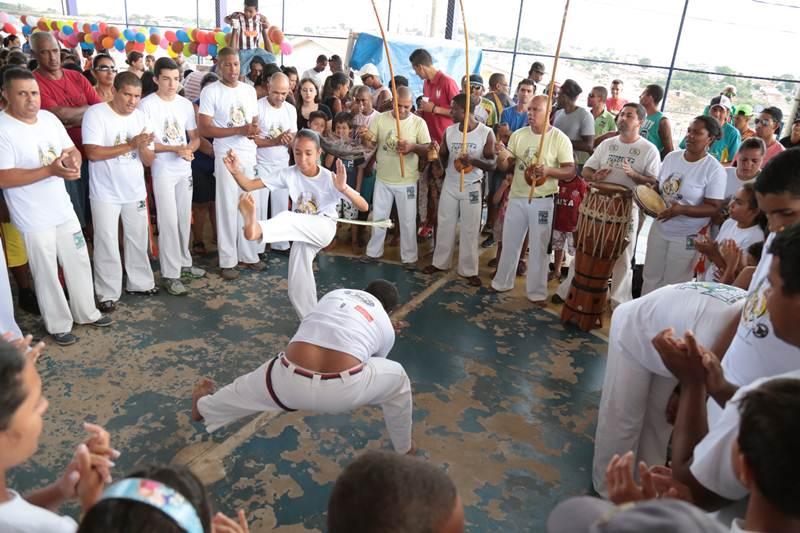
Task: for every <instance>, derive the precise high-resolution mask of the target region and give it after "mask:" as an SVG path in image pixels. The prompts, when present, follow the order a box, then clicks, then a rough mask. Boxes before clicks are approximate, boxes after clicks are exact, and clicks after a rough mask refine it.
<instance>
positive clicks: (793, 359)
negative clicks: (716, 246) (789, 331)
mask: <svg viewBox="0 0 800 533" xmlns="http://www.w3.org/2000/svg"><path fill="white" fill-rule="evenodd" d="M774 238H775V234H774V233H771V234H770V235H769V237H767V242H766V243H764V252H763V253H762V255H761V261H759V263H758V267H756V271H755V273H754V274H753V279H752V281H751V282H750V288H749V290H748V291H747V300H746V303H745V306H744V309H743V310H742V318H741V320H740V322H739V327H738V328H737V330H736V335H735V336H734V338H733V341H732V342H731V345H730V347H728V351H727V352H725V357H723V358H722V369H723V370H724V371H725V379H727V380H728V381H730V382H731V383H733V384H734V385H740V386H741V385H747V384H748V383H752V382H753V381H755V380H757V379H759V378H763V377H769V376H775V375H777V374H783V373H784V372H789V371H792V370H796V369H798V368H800V348H798V347H797V346H792V345H791V344H789V343H787V342H785V341H782V340H781V339H779V338H778V337H776V336H775V331H774V330H773V328H772V321H771V320H770V318H769V313H768V312H767V295H766V291H767V289H769V287H770V284H769V280H768V279H767V274H769V267H770V265H771V264H772V254H771V253H769V245H770V244H771V243H772V240H773V239H774ZM714 405H716V404H714Z"/></svg>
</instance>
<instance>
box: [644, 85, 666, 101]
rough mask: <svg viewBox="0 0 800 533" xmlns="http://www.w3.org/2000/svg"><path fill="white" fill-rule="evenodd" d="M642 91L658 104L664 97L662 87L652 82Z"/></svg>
mask: <svg viewBox="0 0 800 533" xmlns="http://www.w3.org/2000/svg"><path fill="white" fill-rule="evenodd" d="M644 92H645V93H646V94H647V95H648V96H650V97H651V98H652V99H653V102H654V103H655V104H656V105H658V104H659V103H661V100H662V99H663V98H664V88H663V87H661V85H658V84H656V83H652V84H650V85H648V86H647V87H645V88H644Z"/></svg>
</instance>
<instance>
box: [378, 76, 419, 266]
mask: <svg viewBox="0 0 800 533" xmlns="http://www.w3.org/2000/svg"><path fill="white" fill-rule="evenodd" d="M411 101H412V100H411V90H410V89H409V88H408V87H398V88H397V109H398V113H399V115H398V118H399V119H400V138H399V139H398V138H397V124H396V121H395V116H394V110H391V111H385V112H383V113H381V114H380V115H378V116H377V117H376V118H375V120H373V121H372V123H371V124H370V126H369V131H370V132H371V133H372V134H373V135H375V138H376V139H377V152H376V156H375V157H376V161H377V180H376V182H375V191H374V192H373V194H372V202H373V203H372V216H373V218H374V220H383V219H386V218H389V213H391V211H392V204H394V203H396V204H397V214H398V217H399V219H400V259H401V260H402V261H403V264H405V265H406V266H407V267H410V268H411V267H413V266H414V265H415V263H416V262H417V232H416V225H417V180H418V179H419V158H420V157H425V154H426V152H427V151H428V147H429V143H430V142H431V136H430V133H429V132H428V125H427V124H426V123H425V121H424V120H423V119H422V118H420V117H419V116H418V115H415V114H413V113H411ZM401 157H402V158H403V162H404V164H405V167H404V169H405V172H404V173H403V174H401V170H400V158H401ZM385 238H386V230H385V229H384V228H378V227H373V228H372V237H371V238H370V240H369V243H368V244H367V258H368V260H369V259H377V258H379V257H381V256H382V255H383V241H384V239H385Z"/></svg>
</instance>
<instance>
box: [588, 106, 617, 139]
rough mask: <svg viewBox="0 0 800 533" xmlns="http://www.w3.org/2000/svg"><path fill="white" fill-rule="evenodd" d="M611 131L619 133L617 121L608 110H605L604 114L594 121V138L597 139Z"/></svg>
mask: <svg viewBox="0 0 800 533" xmlns="http://www.w3.org/2000/svg"><path fill="white" fill-rule="evenodd" d="M610 131H617V121H616V118H615V117H614V115H612V114H611V113H610V112H609V111H608V109H603V112H602V113H600V115H599V116H597V117H595V119H594V138H595V139H597V138H598V137H600V136H601V135H605V134H606V133H608V132H610Z"/></svg>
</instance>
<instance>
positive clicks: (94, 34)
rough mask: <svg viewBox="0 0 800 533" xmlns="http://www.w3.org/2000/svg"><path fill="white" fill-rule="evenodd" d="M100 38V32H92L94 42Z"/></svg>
mask: <svg viewBox="0 0 800 533" xmlns="http://www.w3.org/2000/svg"><path fill="white" fill-rule="evenodd" d="M98 37H100V32H99V31H93V32H92V41H97V38H98Z"/></svg>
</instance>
